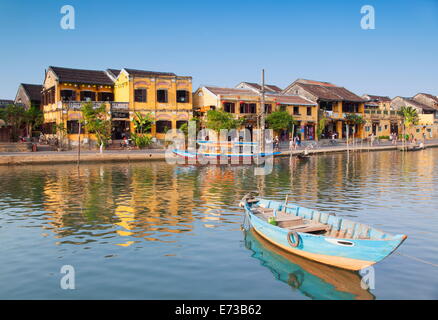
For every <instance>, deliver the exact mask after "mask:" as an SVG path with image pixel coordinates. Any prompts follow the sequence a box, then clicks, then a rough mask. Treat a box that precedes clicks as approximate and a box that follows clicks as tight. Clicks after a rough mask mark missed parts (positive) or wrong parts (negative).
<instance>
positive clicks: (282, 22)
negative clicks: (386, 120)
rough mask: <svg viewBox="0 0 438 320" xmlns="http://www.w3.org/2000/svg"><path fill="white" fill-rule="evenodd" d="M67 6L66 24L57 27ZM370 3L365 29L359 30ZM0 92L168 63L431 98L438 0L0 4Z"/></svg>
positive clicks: (218, 77) (217, 76)
mask: <svg viewBox="0 0 438 320" xmlns="http://www.w3.org/2000/svg"><path fill="white" fill-rule="evenodd" d="M66 4H69V5H72V6H73V7H74V8H75V13H76V22H75V23H76V29H75V30H63V29H62V28H61V27H60V20H61V17H62V14H61V13H60V9H61V7H62V6H63V5H66ZM363 5H372V6H374V8H375V13H376V29H375V30H362V29H361V27H360V20H361V17H362V15H361V13H360V8H361V7H362V6H363ZM0 39H1V47H2V48H1V50H0V61H1V62H0V63H1V76H0V99H1V98H3V99H7V98H10V99H13V98H14V97H15V93H16V90H17V87H18V84H19V83H21V82H24V83H42V81H43V77H44V70H45V68H47V66H49V65H55V66H64V67H73V68H85V69H86V68H89V69H106V68H122V67H129V68H137V69H145V70H154V71H170V72H175V73H177V74H179V75H190V76H192V77H193V84H194V89H196V87H198V86H199V85H203V84H205V85H207V84H208V85H219V86H234V85H236V84H237V83H239V82H240V81H252V82H258V81H259V79H260V70H261V69H262V68H265V70H266V79H267V82H268V83H273V84H276V85H278V86H280V87H286V86H287V85H288V84H290V83H291V82H292V81H294V80H295V79H297V78H307V79H314V80H322V81H330V82H333V83H335V84H337V85H341V86H344V87H346V88H348V89H350V90H352V91H353V92H355V93H357V94H363V93H371V94H381V95H389V96H391V97H393V96H396V95H404V96H411V95H414V94H415V93H417V92H429V93H433V94H434V95H438V61H437V60H438V58H437V57H438V0H419V1H415V2H414V1H404V0H399V1H391V0H387V1H385V0H378V1H370V0H362V1H356V0H349V1H338V0H332V1H319V0H318V1H315V0H314V1H312V0H308V1H294V0H288V1H285V0H271V1H269V2H268V1H263V2H262V1H257V0H253V1H247V0H243V1H242V0H240V1H236V0H234V1H229V0H221V1H211V0H205V1H190V0H186V1H181V0H179V1H174V0H165V1H155V0H154V1H148V0H145V1H130V0H125V1H111V0H107V1H100V0H93V1H90V0H38V1H35V0H32V1H31V0H28V1H22V0H14V1H12V0H0Z"/></svg>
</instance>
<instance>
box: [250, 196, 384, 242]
mask: <svg viewBox="0 0 438 320" xmlns="http://www.w3.org/2000/svg"><path fill="white" fill-rule="evenodd" d="M247 203H248V205H249V206H250V210H251V212H252V214H254V215H255V216H256V217H258V218H260V219H262V220H264V221H266V222H268V221H269V218H271V217H275V221H276V222H277V226H278V227H280V228H284V229H288V230H293V231H296V232H301V233H310V234H315V235H322V236H326V237H331V238H338V239H367V240H387V239H390V238H391V236H389V235H388V234H386V233H384V232H382V231H380V230H377V229H375V228H371V227H370V226H368V225H365V224H362V223H357V222H354V221H351V220H348V219H344V218H341V217H337V216H336V215H335V214H333V213H325V212H319V211H316V210H312V209H308V208H303V207H299V206H296V205H293V204H290V203H288V201H287V197H286V200H285V201H284V202H278V201H272V200H265V199H255V198H254V199H248V200H247Z"/></svg>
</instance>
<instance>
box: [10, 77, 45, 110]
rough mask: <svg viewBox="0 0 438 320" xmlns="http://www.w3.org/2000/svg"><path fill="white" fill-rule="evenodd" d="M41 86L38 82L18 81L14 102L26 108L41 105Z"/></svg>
mask: <svg viewBox="0 0 438 320" xmlns="http://www.w3.org/2000/svg"><path fill="white" fill-rule="evenodd" d="M42 91H43V86H42V85H40V84H28V83H20V85H19V86H18V90H17V94H16V96H15V100H14V103H15V104H21V105H23V106H24V107H25V108H26V109H29V108H30V107H31V106H35V107H38V108H39V107H41V93H42Z"/></svg>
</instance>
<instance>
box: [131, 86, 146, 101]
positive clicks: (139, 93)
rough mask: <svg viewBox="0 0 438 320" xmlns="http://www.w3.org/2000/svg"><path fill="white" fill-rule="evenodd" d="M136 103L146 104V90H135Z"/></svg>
mask: <svg viewBox="0 0 438 320" xmlns="http://www.w3.org/2000/svg"><path fill="white" fill-rule="evenodd" d="M134 101H135V102H146V101H147V91H146V89H135V90H134Z"/></svg>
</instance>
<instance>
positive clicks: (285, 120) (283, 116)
mask: <svg viewBox="0 0 438 320" xmlns="http://www.w3.org/2000/svg"><path fill="white" fill-rule="evenodd" d="M266 123H267V124H268V125H269V128H271V129H272V130H275V131H280V130H288V129H291V128H292V125H293V124H294V123H295V120H294V117H293V116H292V115H290V114H289V113H288V112H287V111H275V112H272V113H271V114H269V115H268V116H267V117H266Z"/></svg>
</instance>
